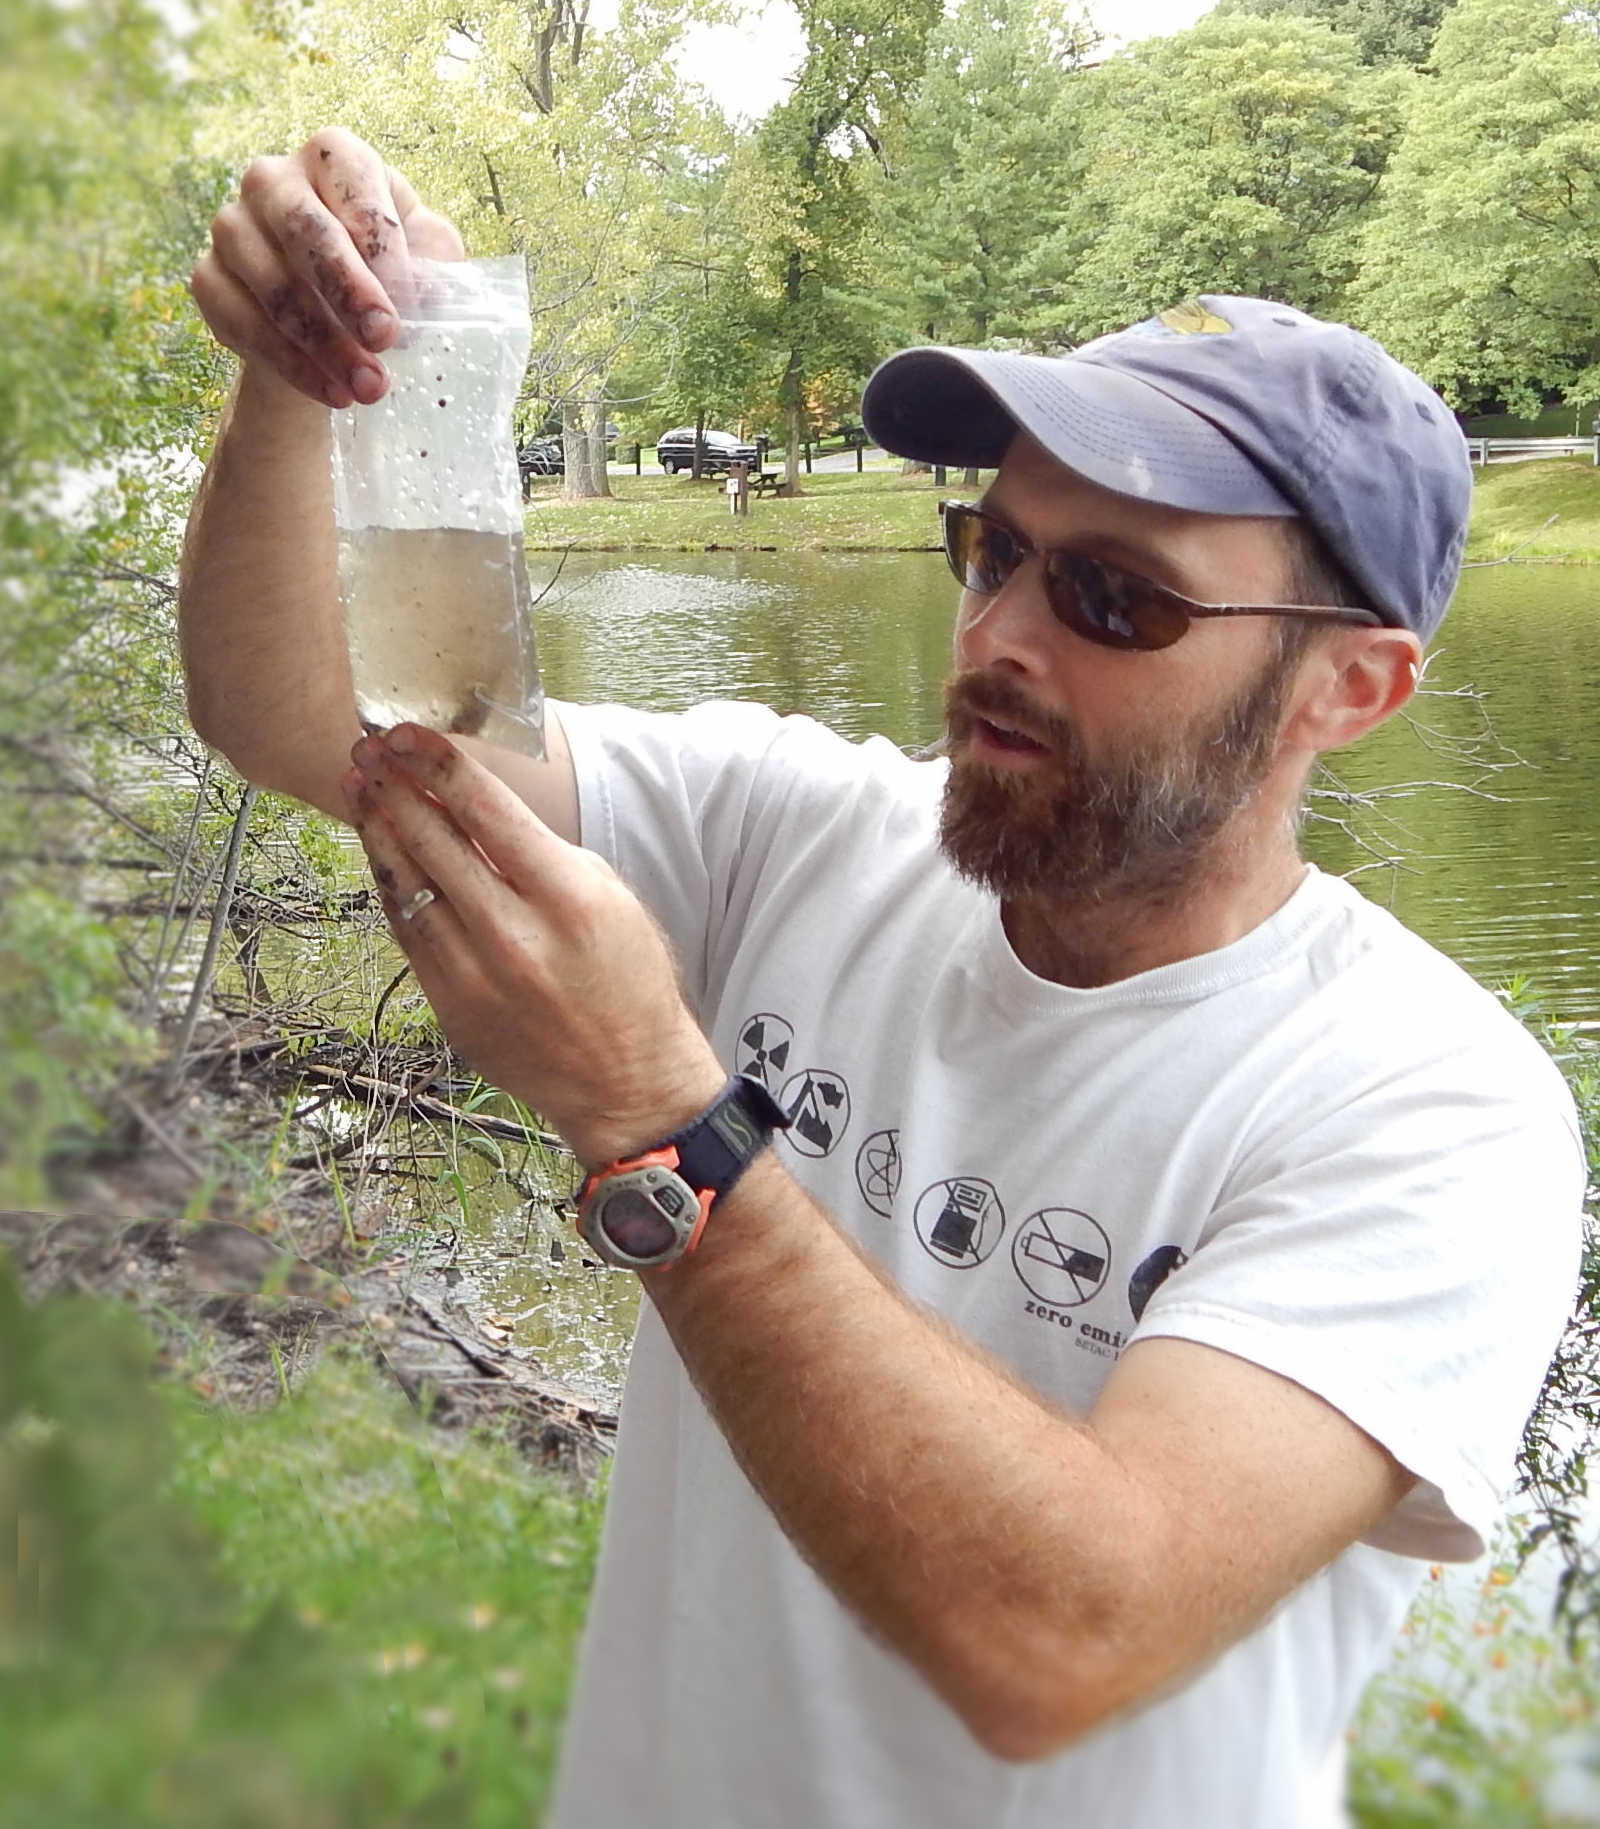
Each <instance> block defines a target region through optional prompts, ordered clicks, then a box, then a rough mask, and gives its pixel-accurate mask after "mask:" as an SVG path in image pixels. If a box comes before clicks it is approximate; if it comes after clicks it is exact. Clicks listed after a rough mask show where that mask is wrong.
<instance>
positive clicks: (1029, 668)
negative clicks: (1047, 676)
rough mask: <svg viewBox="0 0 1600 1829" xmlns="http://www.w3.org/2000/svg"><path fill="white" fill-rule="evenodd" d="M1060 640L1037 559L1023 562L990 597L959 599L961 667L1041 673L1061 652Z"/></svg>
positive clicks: (970, 594) (963, 596)
mask: <svg viewBox="0 0 1600 1829" xmlns="http://www.w3.org/2000/svg"><path fill="white" fill-rule="evenodd" d="M1061 638H1062V630H1061V624H1060V623H1059V622H1057V621H1056V618H1055V615H1054V613H1053V612H1052V610H1051V608H1050V602H1049V599H1048V598H1047V597H1046V595H1045V587H1044V572H1043V566H1042V563H1041V561H1040V560H1039V559H1038V558H1037V557H1036V556H1034V557H1030V558H1028V559H1025V560H1024V561H1023V563H1022V564H1021V565H1019V566H1018V567H1017V569H1016V570H1015V571H1014V572H1013V573H1012V574H1011V576H1010V577H1009V578H1007V579H1006V581H1005V583H1004V584H1003V585H1001V587H1000V589H999V590H998V591H996V592H995V593H994V595H993V596H992V597H986V596H982V595H980V593H978V592H977V591H963V592H962V594H961V607H960V609H959V610H958V611H957V613H956V630H955V658H956V662H957V664H958V665H959V666H961V667H998V668H1000V669H1002V670H1005V671H1012V672H1018V673H1023V674H1042V673H1044V672H1045V671H1047V670H1048V668H1049V666H1050V664H1051V663H1052V661H1053V660H1054V659H1055V657H1056V655H1057V654H1058V653H1059V650H1060V645H1061Z"/></svg>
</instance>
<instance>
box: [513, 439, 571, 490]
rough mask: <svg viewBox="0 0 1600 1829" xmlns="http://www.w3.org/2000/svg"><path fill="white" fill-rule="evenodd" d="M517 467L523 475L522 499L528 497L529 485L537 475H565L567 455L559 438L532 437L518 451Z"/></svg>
mask: <svg viewBox="0 0 1600 1829" xmlns="http://www.w3.org/2000/svg"><path fill="white" fill-rule="evenodd" d="M517 469H518V470H519V471H520V472H521V475H522V499H523V500H524V501H526V500H527V499H528V487H529V485H530V484H531V483H532V481H533V479H534V478H535V477H536V476H565V475H566V473H567V461H566V455H565V453H564V451H563V449H562V444H561V440H560V439H559V438H530V439H529V440H528V442H527V443H526V444H525V445H524V446H523V447H522V449H521V450H520V451H518V453H517Z"/></svg>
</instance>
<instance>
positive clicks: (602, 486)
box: [589, 394, 611, 495]
mask: <svg viewBox="0 0 1600 1829" xmlns="http://www.w3.org/2000/svg"><path fill="white" fill-rule="evenodd" d="M589 493H590V494H591V495H610V493H611V478H610V477H609V476H608V475H607V474H606V397H605V395H604V394H601V395H600V397H599V398H598V399H596V400H591V401H590V402H589Z"/></svg>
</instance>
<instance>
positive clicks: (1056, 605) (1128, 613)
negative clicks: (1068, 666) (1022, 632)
mask: <svg viewBox="0 0 1600 1829" xmlns="http://www.w3.org/2000/svg"><path fill="white" fill-rule="evenodd" d="M1045 579H1046V582H1047V585H1048V588H1049V592H1050V607H1051V609H1052V610H1053V611H1054V612H1055V614H1056V617H1057V619H1058V620H1059V621H1061V622H1064V623H1065V624H1066V625H1067V627H1068V628H1069V629H1073V630H1075V631H1076V632H1077V633H1078V634H1079V635H1082V636H1085V637H1086V638H1087V639H1088V640H1090V641H1097V642H1099V643H1100V645H1101V646H1102V647H1105V648H1137V649H1139V650H1141V651H1143V652H1146V653H1148V652H1150V651H1151V650H1152V649H1155V648H1170V647H1171V646H1172V644H1173V643H1174V642H1175V641H1176V640H1177V639H1178V638H1179V637H1180V636H1181V635H1183V634H1185V633H1186V632H1187V630H1188V627H1189V617H1188V615H1187V613H1186V612H1185V610H1184V608H1183V605H1182V603H1181V602H1180V601H1179V600H1178V599H1177V598H1176V597H1174V596H1172V595H1171V594H1170V593H1168V592H1167V591H1164V590H1162V589H1161V587H1160V586H1159V585H1155V584H1152V583H1151V582H1150V580H1149V579H1148V578H1141V577H1139V575H1138V574H1137V573H1136V572H1125V571H1123V570H1122V569H1121V567H1120V566H1116V565H1103V564H1102V563H1101V562H1100V561H1099V560H1098V559H1090V558H1086V557H1085V556H1084V555H1083V554H1081V553H1052V554H1051V555H1050V557H1049V560H1048V562H1047V563H1046V566H1045Z"/></svg>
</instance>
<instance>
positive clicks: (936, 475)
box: [933, 464, 945, 489]
mask: <svg viewBox="0 0 1600 1829" xmlns="http://www.w3.org/2000/svg"><path fill="white" fill-rule="evenodd" d="M933 481H934V487H935V488H938V489H943V488H944V486H945V474H944V465H943V464H935V465H934V466H933Z"/></svg>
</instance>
